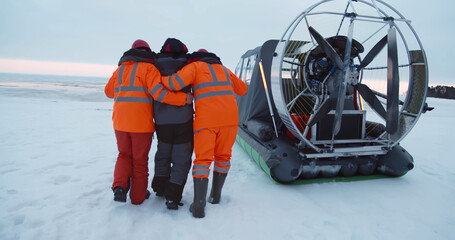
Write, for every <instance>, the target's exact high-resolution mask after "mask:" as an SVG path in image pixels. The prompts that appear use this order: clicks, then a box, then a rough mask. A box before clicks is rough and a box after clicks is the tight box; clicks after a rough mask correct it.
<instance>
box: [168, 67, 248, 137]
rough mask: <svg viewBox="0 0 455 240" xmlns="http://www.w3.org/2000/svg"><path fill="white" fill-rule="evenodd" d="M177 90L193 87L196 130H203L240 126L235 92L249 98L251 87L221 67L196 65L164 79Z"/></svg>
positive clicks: (194, 129)
mask: <svg viewBox="0 0 455 240" xmlns="http://www.w3.org/2000/svg"><path fill="white" fill-rule="evenodd" d="M161 81H162V84H163V85H164V86H165V87H166V88H168V89H170V90H173V91H178V90H180V89H182V88H184V87H185V86H188V85H191V87H192V88H193V92H194V107H195V117H194V124H193V131H195V132H196V131H198V130H201V129H203V128H210V127H220V126H232V125H238V124H239V114H238V107H237V101H236V100H235V96H234V93H235V94H237V95H240V96H243V95H245V93H246V92H247V88H248V86H247V85H246V83H244V82H243V81H242V80H241V79H240V78H238V77H237V76H236V75H235V74H234V73H232V72H231V71H230V70H229V69H227V68H226V67H224V66H223V65H221V64H209V63H207V62H204V61H196V62H192V63H190V64H188V65H186V66H185V67H183V68H182V69H181V70H180V71H178V72H177V73H174V74H173V75H171V76H166V77H162V78H161Z"/></svg>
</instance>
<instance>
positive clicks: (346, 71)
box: [332, 20, 354, 139]
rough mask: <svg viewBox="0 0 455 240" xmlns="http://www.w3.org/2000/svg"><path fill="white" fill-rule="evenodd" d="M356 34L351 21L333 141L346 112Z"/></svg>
mask: <svg viewBox="0 0 455 240" xmlns="http://www.w3.org/2000/svg"><path fill="white" fill-rule="evenodd" d="M353 32H354V21H353V20H351V22H350V24H349V29H348V36H347V38H346V47H345V48H344V59H343V75H342V76H341V77H340V81H341V83H340V86H339V90H338V97H337V104H336V106H337V107H336V113H335V119H334V121H333V129H332V139H335V136H336V135H337V134H338V132H340V128H341V119H342V116H343V110H344V100H345V98H346V80H347V79H348V78H350V77H351V70H350V67H349V65H350V61H351V49H352V35H353Z"/></svg>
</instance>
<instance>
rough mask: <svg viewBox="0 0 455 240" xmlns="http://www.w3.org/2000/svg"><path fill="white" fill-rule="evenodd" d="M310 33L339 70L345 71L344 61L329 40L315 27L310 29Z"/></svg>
mask: <svg viewBox="0 0 455 240" xmlns="http://www.w3.org/2000/svg"><path fill="white" fill-rule="evenodd" d="M309 31H310V33H311V35H313V37H314V39H315V40H316V42H317V43H318V44H319V45H320V46H321V47H322V50H324V52H325V54H327V57H328V58H330V59H331V60H332V61H333V62H334V63H335V65H336V66H337V67H338V68H339V69H343V61H342V60H341V58H340V56H339V55H338V54H337V52H336V51H335V49H333V47H332V45H330V44H329V43H328V42H327V40H325V39H324V38H323V37H322V36H321V34H319V33H318V32H317V31H316V30H315V29H314V28H313V27H310V28H309Z"/></svg>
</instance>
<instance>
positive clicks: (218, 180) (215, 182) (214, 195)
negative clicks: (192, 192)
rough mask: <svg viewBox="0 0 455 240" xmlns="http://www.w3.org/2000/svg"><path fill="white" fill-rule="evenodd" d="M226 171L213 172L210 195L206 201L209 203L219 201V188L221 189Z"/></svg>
mask: <svg viewBox="0 0 455 240" xmlns="http://www.w3.org/2000/svg"><path fill="white" fill-rule="evenodd" d="M226 177H227V173H217V172H214V173H213V178H212V190H211V191H210V197H209V199H208V202H209V203H211V204H218V203H220V199H221V189H223V185H224V181H225V180H226Z"/></svg>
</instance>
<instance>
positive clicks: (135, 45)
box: [131, 39, 150, 49]
mask: <svg viewBox="0 0 455 240" xmlns="http://www.w3.org/2000/svg"><path fill="white" fill-rule="evenodd" d="M131 48H148V49H150V46H149V44H148V43H147V42H146V41H144V40H141V39H138V40H136V41H134V43H133V46H131Z"/></svg>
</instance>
